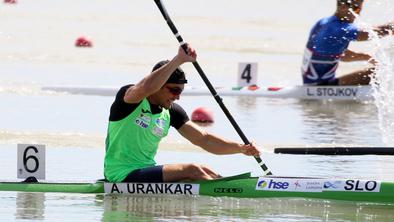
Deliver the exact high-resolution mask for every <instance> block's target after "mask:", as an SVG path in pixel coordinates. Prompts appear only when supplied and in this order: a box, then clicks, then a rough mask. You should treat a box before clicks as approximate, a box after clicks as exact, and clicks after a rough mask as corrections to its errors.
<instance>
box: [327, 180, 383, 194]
mask: <svg viewBox="0 0 394 222" xmlns="http://www.w3.org/2000/svg"><path fill="white" fill-rule="evenodd" d="M380 185H381V182H379V181H375V180H335V181H325V182H324V190H326V191H351V192H380Z"/></svg>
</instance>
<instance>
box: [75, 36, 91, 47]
mask: <svg viewBox="0 0 394 222" xmlns="http://www.w3.org/2000/svg"><path fill="white" fill-rule="evenodd" d="M75 46H76V47H92V46H93V43H92V40H91V39H90V38H89V37H86V36H81V37H79V38H77V40H75Z"/></svg>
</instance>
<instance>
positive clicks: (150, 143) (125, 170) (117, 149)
mask: <svg viewBox="0 0 394 222" xmlns="http://www.w3.org/2000/svg"><path fill="white" fill-rule="evenodd" d="M169 128H170V112H169V111H168V110H167V109H163V110H162V112H161V113H158V114H152V112H151V109H150V104H149V102H148V100H147V99H146V98H145V99H143V100H142V102H141V103H140V104H139V105H138V107H137V108H136V109H135V110H134V111H133V112H132V113H130V114H129V115H128V116H127V117H126V118H124V119H122V120H119V121H109V124H108V132H107V139H106V154H105V161H104V175H105V178H106V179H107V180H109V181H111V182H121V181H123V180H124V179H125V178H126V177H127V175H128V174H129V173H131V172H132V171H134V170H137V169H141V168H145V167H150V166H154V165H155V164H156V162H155V160H154V157H155V155H156V152H157V148H158V146H159V142H160V140H161V139H162V138H163V137H165V136H167V134H168V130H169Z"/></svg>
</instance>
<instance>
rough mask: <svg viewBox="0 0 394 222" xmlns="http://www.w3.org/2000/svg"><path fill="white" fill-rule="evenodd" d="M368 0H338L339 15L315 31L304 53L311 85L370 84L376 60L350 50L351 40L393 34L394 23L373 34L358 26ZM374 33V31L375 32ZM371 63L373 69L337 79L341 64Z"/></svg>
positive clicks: (304, 69) (305, 74) (306, 77)
mask: <svg viewBox="0 0 394 222" xmlns="http://www.w3.org/2000/svg"><path fill="white" fill-rule="evenodd" d="M363 2H364V0H337V9H336V11H335V14H334V15H332V16H329V17H326V18H323V19H321V20H319V21H318V22H317V23H316V24H315V25H314V26H313V28H312V30H311V32H310V34H309V39H308V43H307V46H306V49H305V52H304V58H303V63H302V68H301V72H302V76H303V82H304V84H308V85H368V84H369V83H370V80H371V77H372V75H373V74H374V73H375V65H376V64H377V62H376V60H375V59H374V58H373V57H372V56H371V55H370V54H368V53H362V52H355V51H352V50H349V49H348V46H349V43H350V42H351V41H366V40H369V39H370V38H371V37H372V35H377V36H378V37H383V36H387V35H392V34H393V33H394V32H393V29H394V22H391V23H387V24H384V25H380V26H376V27H374V28H373V32H375V33H370V32H368V31H367V30H364V29H362V28H359V27H357V25H356V24H354V21H355V19H356V18H357V16H358V15H360V12H361V10H362V7H363ZM371 32H372V31H371ZM353 61H368V62H369V63H371V64H372V65H371V67H369V68H365V69H362V70H357V71H354V72H352V73H349V74H345V75H343V76H340V77H336V70H337V68H338V64H339V63H340V62H353Z"/></svg>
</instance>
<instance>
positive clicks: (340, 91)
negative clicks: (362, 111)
mask: <svg viewBox="0 0 394 222" xmlns="http://www.w3.org/2000/svg"><path fill="white" fill-rule="evenodd" d="M357 92H358V89H357V88H354V87H353V88H347V87H317V88H306V94H307V96H311V97H314V96H321V97H324V96H331V97H356V96H357Z"/></svg>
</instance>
